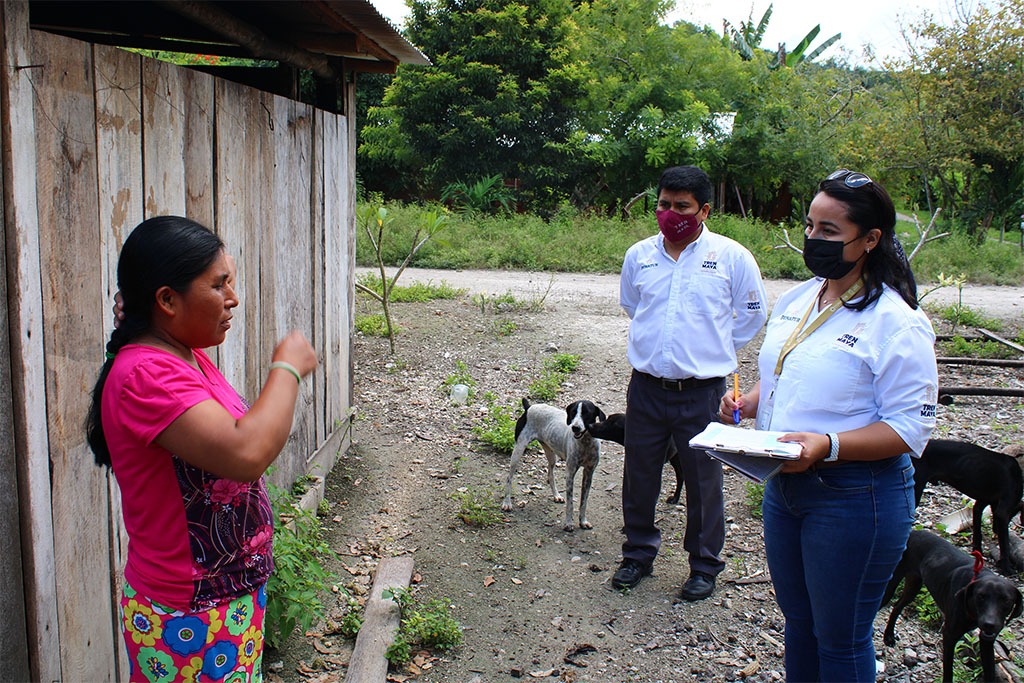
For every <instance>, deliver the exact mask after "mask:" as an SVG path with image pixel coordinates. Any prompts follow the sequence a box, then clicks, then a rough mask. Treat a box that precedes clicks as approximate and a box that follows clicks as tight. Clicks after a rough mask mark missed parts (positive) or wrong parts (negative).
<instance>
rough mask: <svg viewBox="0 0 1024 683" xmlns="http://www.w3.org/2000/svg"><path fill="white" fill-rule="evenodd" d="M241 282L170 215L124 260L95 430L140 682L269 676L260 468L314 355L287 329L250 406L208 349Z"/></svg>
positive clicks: (131, 245) (148, 227) (134, 672)
mask: <svg viewBox="0 0 1024 683" xmlns="http://www.w3.org/2000/svg"><path fill="white" fill-rule="evenodd" d="M233 276H234V268H233V263H232V261H231V259H230V257H229V256H228V255H227V254H226V253H225V251H224V245H223V243H222V242H221V241H220V239H219V238H218V237H217V236H216V235H214V234H213V233H212V232H211V231H210V230H208V229H207V228H205V227H203V226H201V225H199V224H198V223H196V222H194V221H191V220H189V219H187V218H181V217H177V216H160V217H156V218H151V219H149V220H146V221H143V222H142V223H140V224H139V225H138V226H137V227H136V228H135V230H133V231H132V233H131V235H129V237H128V239H127V240H125V243H124V246H123V247H122V249H121V255H120V258H119V260H118V264H117V284H118V287H119V288H120V291H121V296H122V299H123V319H122V320H121V322H120V324H119V326H118V327H117V329H115V330H114V332H113V333H112V334H111V336H110V341H109V342H108V343H107V360H106V362H105V363H104V364H103V368H102V370H101V371H100V376H99V379H98V380H97V382H96V386H95V388H94V389H93V395H92V399H93V400H92V406H91V408H90V411H89V423H88V440H89V445H90V446H91V447H92V450H93V452H94V453H95V455H96V461H97V463H99V464H100V465H107V466H110V467H111V468H112V469H113V472H114V476H115V478H116V479H117V483H118V487H119V488H120V490H121V509H122V514H123V516H124V523H125V528H126V530H127V532H128V537H129V545H128V559H127V563H126V565H125V587H124V593H123V596H122V598H121V616H122V629H123V632H124V637H125V643H126V644H127V648H128V654H129V659H130V661H131V679H130V680H132V681H171V680H199V679H201V680H227V679H229V680H232V681H236V680H238V681H249V680H261V679H262V671H261V664H262V653H263V608H264V606H265V604H266V594H265V592H264V587H265V584H266V581H267V577H269V575H270V572H271V571H272V570H273V568H274V561H273V554H272V538H273V516H272V513H271V506H270V501H269V499H268V497H267V491H266V487H265V484H264V482H263V473H264V472H265V471H266V469H267V467H268V466H269V465H270V464H271V463H272V462H273V461H274V459H275V458H276V457H277V455H278V454H279V453H280V452H281V449H282V448H283V447H284V444H285V441H286V440H287V439H288V434H289V432H290V430H291V425H292V416H293V413H294V410H295V400H296V398H297V396H298V390H299V383H300V382H301V381H302V377H304V376H306V375H308V374H309V373H310V372H311V371H312V370H313V368H314V367H315V366H316V355H315V353H314V351H313V348H312V347H311V346H310V344H309V342H308V341H307V340H306V339H305V337H303V336H302V334H301V333H299V332H292V333H290V334H289V335H288V336H286V337H285V338H284V339H282V340H281V341H280V343H278V345H277V347H276V348H275V349H274V354H273V359H272V360H273V362H272V363H271V364H270V371H269V375H268V377H267V380H266V383H265V384H264V386H263V390H262V391H261V392H260V395H259V397H258V398H257V399H256V401H255V403H253V404H252V406H249V404H248V403H247V402H246V400H245V399H244V398H242V397H241V396H239V394H238V393H237V392H236V391H235V390H234V389H233V388H232V387H231V385H230V384H229V383H228V382H227V380H226V379H225V378H224V376H223V375H221V373H220V372H219V371H218V370H217V368H216V366H214V365H213V363H212V362H211V361H210V359H209V358H208V357H207V356H206V354H205V353H203V351H201V350H200V349H203V348H209V347H213V346H217V345H218V344H220V343H221V342H222V341H224V337H225V335H226V333H227V331H228V329H230V327H231V310H232V309H233V308H234V307H235V306H237V305H238V297H237V295H236V294H235V290H234V286H233V285H234V282H233Z"/></svg>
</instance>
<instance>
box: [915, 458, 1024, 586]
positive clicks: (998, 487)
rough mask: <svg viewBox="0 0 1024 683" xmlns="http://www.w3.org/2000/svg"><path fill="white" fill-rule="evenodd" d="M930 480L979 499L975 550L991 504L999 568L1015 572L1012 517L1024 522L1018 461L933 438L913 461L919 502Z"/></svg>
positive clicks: (1023, 493) (1023, 482) (1023, 480)
mask: <svg viewBox="0 0 1024 683" xmlns="http://www.w3.org/2000/svg"><path fill="white" fill-rule="evenodd" d="M931 481H941V482H944V483H946V484H949V485H950V486H952V487H953V488H955V489H956V490H957V491H960V492H961V493H963V494H964V495H967V496H970V497H971V498H973V499H974V500H975V501H976V502H975V503H974V529H973V541H972V547H973V548H974V549H975V550H981V549H982V548H981V513H982V511H983V510H984V509H985V507H986V506H991V507H992V529H993V531H995V534H996V538H997V539H999V568H1000V569H1002V570H1003V571H1004V572H1013V571H1014V566H1013V565H1014V562H1013V557H1014V555H1013V553H1012V551H1011V547H1010V531H1009V525H1010V518H1011V517H1013V516H1014V515H1015V514H1020V515H1021V523H1022V524H1024V504H1022V503H1021V497H1022V496H1024V476H1022V475H1021V469H1020V465H1019V464H1018V463H1017V461H1016V460H1015V459H1014V458H1012V457H1011V456H1009V455H1005V454H1003V453H997V452H996V451H990V450H988V449H987V448H982V447H981V446H975V445H974V444H971V443H965V442H963V441H947V440H943V439H933V440H932V441H929V442H928V445H927V446H926V447H925V449H924V452H923V453H922V454H921V457H920V458H918V459H916V460H914V500H915V501H916V502H917V503H918V504H920V502H921V494H922V493H924V487H925V484H927V483H928V482H931Z"/></svg>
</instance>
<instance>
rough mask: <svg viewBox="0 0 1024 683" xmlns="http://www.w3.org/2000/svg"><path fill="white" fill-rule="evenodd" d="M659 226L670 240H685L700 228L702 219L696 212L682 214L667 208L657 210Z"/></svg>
mask: <svg viewBox="0 0 1024 683" xmlns="http://www.w3.org/2000/svg"><path fill="white" fill-rule="evenodd" d="M655 213H656V214H657V215H658V228H659V229H660V230H661V234H662V235H664V236H665V239H667V240H668V241H669V242H684V241H686V240H688V239H689V238H691V237H693V235H694V233H696V232H697V231H698V230H699V229H700V224H701V220H700V219H699V218H697V216H696V215H695V214H692V213H688V214H681V213H676V212H675V211H672V210H671V209H666V210H664V211H656V212H655Z"/></svg>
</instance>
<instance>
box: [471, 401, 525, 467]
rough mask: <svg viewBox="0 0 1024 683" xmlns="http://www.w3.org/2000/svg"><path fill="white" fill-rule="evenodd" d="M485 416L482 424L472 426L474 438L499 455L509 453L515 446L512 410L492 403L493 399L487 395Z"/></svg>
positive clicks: (514, 419) (514, 425)
mask: <svg viewBox="0 0 1024 683" xmlns="http://www.w3.org/2000/svg"><path fill="white" fill-rule="evenodd" d="M484 398H485V400H487V403H488V406H487V416H486V417H485V418H484V421H483V423H482V424H479V425H474V426H473V434H474V435H475V436H476V438H478V439H480V440H481V441H483V442H484V443H485V444H487V445H489V446H490V447H491V448H493V449H494V450H496V451H498V452H499V453H511V452H512V449H513V448H514V447H515V445H516V434H515V432H516V418H517V416H516V415H514V414H513V408H511V407H510V406H503V405H498V404H497V403H494V397H493V395H491V394H488V395H487V396H485V397H484Z"/></svg>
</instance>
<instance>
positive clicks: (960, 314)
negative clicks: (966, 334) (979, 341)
mask: <svg viewBox="0 0 1024 683" xmlns="http://www.w3.org/2000/svg"><path fill="white" fill-rule="evenodd" d="M937 314H938V316H939V317H940V318H942V319H943V320H945V321H946V322H950V323H953V325H954V327H959V326H966V327H984V328H985V329H988V330H992V331H995V332H998V331H999V330H1000V329H1002V327H1003V323H1002V322H1001V321H1000V320H997V319H996V318H986V317H985V316H984V315H982V314H981V313H980V312H978V311H976V310H974V309H973V308H970V307H968V306H964V305H962V304H950V305H949V306H944V307H942V308H939V309H938V311H937Z"/></svg>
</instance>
